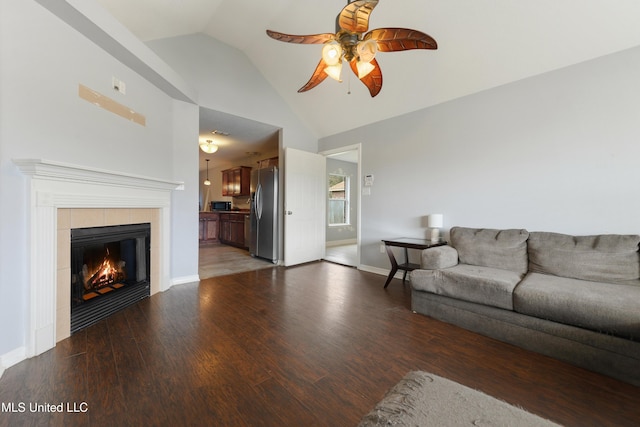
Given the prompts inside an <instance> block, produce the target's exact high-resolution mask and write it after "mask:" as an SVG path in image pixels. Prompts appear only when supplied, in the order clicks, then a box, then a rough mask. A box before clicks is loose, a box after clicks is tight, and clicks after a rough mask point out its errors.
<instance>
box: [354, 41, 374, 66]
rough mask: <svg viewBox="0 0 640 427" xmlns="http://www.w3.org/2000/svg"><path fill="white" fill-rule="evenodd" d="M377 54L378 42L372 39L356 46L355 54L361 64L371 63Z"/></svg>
mask: <svg viewBox="0 0 640 427" xmlns="http://www.w3.org/2000/svg"><path fill="white" fill-rule="evenodd" d="M377 52H378V42H376V41H375V40H374V39H369V40H363V41H361V42H360V43H358V44H357V45H356V54H357V55H358V58H359V59H360V61H362V62H371V61H373V58H375V57H376V53H377Z"/></svg>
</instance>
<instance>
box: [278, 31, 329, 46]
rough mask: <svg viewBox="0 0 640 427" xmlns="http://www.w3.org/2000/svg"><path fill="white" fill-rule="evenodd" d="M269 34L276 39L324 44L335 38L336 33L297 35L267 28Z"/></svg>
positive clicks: (288, 41)
mask: <svg viewBox="0 0 640 427" xmlns="http://www.w3.org/2000/svg"><path fill="white" fill-rule="evenodd" d="M267 35H268V36H269V37H271V38H272V39H274V40H278V41H281V42H287V43H299V44H324V43H326V42H328V41H331V40H335V38H336V35H335V34H333V33H323V34H309V35H304V36H297V35H293V34H284V33H279V32H277V31H271V30H267Z"/></svg>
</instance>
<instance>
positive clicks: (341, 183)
mask: <svg viewBox="0 0 640 427" xmlns="http://www.w3.org/2000/svg"><path fill="white" fill-rule="evenodd" d="M348 224H349V177H348V176H345V175H337V174H329V225H348Z"/></svg>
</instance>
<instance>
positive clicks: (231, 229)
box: [220, 212, 249, 248]
mask: <svg viewBox="0 0 640 427" xmlns="http://www.w3.org/2000/svg"><path fill="white" fill-rule="evenodd" d="M248 215H249V214H248V213H243V212H230V213H221V214H220V241H221V242H222V243H226V244H228V245H232V246H237V247H239V248H247V247H248V246H249V245H248V243H249V242H245V238H244V232H245V217H246V216H248Z"/></svg>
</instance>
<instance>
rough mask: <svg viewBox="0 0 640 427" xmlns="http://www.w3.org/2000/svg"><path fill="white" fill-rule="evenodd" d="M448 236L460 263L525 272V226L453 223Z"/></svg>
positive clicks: (527, 235) (526, 235)
mask: <svg viewBox="0 0 640 427" xmlns="http://www.w3.org/2000/svg"><path fill="white" fill-rule="evenodd" d="M450 237H451V245H452V246H453V247H454V248H456V249H457V250H458V257H459V261H460V263H461V264H471V265H478V266H483V267H492V268H499V269H502V270H510V271H514V272H516V273H520V274H524V273H526V272H527V264H528V261H527V238H528V237H529V232H528V231H527V230H493V229H487V228H465V227H453V228H452V229H451V231H450Z"/></svg>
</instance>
